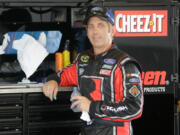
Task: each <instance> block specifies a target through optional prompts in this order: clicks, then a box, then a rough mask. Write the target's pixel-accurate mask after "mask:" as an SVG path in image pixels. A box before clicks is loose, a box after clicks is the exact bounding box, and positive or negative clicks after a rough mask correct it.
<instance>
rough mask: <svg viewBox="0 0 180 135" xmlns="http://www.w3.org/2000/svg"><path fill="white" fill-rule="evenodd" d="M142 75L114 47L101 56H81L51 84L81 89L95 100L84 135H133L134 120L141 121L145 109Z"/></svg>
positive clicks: (86, 54) (127, 57)
mask: <svg viewBox="0 0 180 135" xmlns="http://www.w3.org/2000/svg"><path fill="white" fill-rule="evenodd" d="M140 73H141V69H140V66H139V64H138V63H137V62H136V61H135V60H134V59H133V58H131V57H130V56H129V55H127V54H126V53H124V52H122V51H120V50H119V49H118V48H117V47H116V45H113V46H112V47H111V48H110V49H109V50H108V51H106V52H103V53H102V54H99V55H97V56H94V55H93V53H92V52H91V51H86V52H83V53H81V54H80V55H78V57H77V59H76V61H75V62H74V63H73V64H71V65H70V66H68V67H66V68H64V69H63V70H62V71H61V72H59V73H58V74H57V76H50V77H49V78H48V80H52V79H53V80H56V81H57V82H58V83H59V86H78V87H79V89H80V92H81V94H82V96H85V97H87V98H88V99H89V100H91V105H90V111H89V114H90V117H91V119H92V121H93V123H92V124H91V125H89V126H87V127H85V128H84V135H132V127H131V120H133V119H137V118H139V117H140V116H141V115H142V109H143V91H142V83H141V74H140Z"/></svg>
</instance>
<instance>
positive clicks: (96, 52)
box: [93, 44, 112, 55]
mask: <svg viewBox="0 0 180 135" xmlns="http://www.w3.org/2000/svg"><path fill="white" fill-rule="evenodd" d="M111 47H112V44H110V45H107V46H106V47H99V48H93V50H94V55H99V54H102V53H104V52H106V51H107V50H109V49H110V48H111Z"/></svg>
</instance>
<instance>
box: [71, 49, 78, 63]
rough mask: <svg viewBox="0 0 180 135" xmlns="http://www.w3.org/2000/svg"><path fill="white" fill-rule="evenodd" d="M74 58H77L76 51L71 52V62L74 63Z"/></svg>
mask: <svg viewBox="0 0 180 135" xmlns="http://www.w3.org/2000/svg"><path fill="white" fill-rule="evenodd" d="M76 56H77V51H76V50H73V52H72V61H74V60H75V59H76Z"/></svg>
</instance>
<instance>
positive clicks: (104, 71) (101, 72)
mask: <svg viewBox="0 0 180 135" xmlns="http://www.w3.org/2000/svg"><path fill="white" fill-rule="evenodd" d="M99 74H100V75H106V76H110V75H111V70H109V69H101V70H100V72H99Z"/></svg>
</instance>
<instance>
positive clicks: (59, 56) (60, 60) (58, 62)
mask: <svg viewBox="0 0 180 135" xmlns="http://www.w3.org/2000/svg"><path fill="white" fill-rule="evenodd" d="M55 61H56V62H55V65H56V72H59V71H60V70H62V68H63V54H62V53H60V52H57V53H56V56H55Z"/></svg>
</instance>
